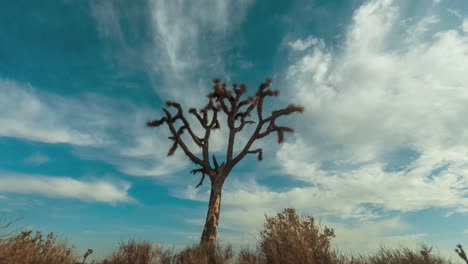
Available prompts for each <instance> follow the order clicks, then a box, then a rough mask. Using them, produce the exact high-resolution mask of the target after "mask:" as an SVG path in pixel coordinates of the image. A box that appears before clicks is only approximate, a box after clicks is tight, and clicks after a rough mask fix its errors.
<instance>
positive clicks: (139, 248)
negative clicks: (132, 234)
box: [101, 240, 174, 264]
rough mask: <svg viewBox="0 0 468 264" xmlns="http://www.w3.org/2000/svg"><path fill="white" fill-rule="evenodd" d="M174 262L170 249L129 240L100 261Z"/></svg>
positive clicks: (109, 263)
mask: <svg viewBox="0 0 468 264" xmlns="http://www.w3.org/2000/svg"><path fill="white" fill-rule="evenodd" d="M173 262H174V254H173V253H172V250H171V249H163V247H161V246H159V245H157V244H154V245H152V244H151V243H150V242H148V241H142V242H137V241H134V240H130V241H128V242H127V243H123V242H121V243H120V244H119V248H118V250H117V251H116V252H114V253H112V255H111V256H110V257H109V258H107V259H105V260H104V261H102V262H101V263H102V264H170V263H173Z"/></svg>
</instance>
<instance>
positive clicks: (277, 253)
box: [0, 209, 461, 264]
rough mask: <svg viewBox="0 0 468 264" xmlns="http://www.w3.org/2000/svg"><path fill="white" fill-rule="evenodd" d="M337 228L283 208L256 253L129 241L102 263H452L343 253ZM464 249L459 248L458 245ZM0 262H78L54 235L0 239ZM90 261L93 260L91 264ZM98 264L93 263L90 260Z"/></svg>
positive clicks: (402, 252)
mask: <svg viewBox="0 0 468 264" xmlns="http://www.w3.org/2000/svg"><path fill="white" fill-rule="evenodd" d="M334 237H335V234H334V232H333V229H331V228H328V227H326V226H322V225H320V224H317V223H315V221H314V218H312V217H299V216H298V215H297V214H296V211H295V210H294V209H285V210H283V211H282V212H280V213H278V214H277V215H275V216H273V217H268V216H267V217H266V221H265V224H264V227H263V229H262V230H261V232H260V236H259V240H258V244H257V246H256V248H255V249H254V250H251V249H248V248H242V249H241V250H240V252H239V254H237V256H234V254H233V250H232V247H231V246H229V245H228V246H224V247H222V246H220V245H213V246H209V245H193V246H191V247H187V248H185V249H184V250H182V251H180V252H174V250H173V249H165V248H163V247H162V246H160V245H158V244H151V243H150V242H147V241H143V242H137V241H134V240H130V241H128V242H125V243H120V244H119V248H118V249H117V250H116V251H115V252H114V253H112V254H111V255H110V256H109V257H107V258H106V259H104V260H102V261H100V262H99V264H224V263H226V264H231V263H232V264H234V263H238V264H280V263H281V264H451V263H452V262H450V261H448V260H445V259H443V258H441V257H440V256H437V255H435V254H434V253H432V252H431V248H429V247H427V246H425V245H422V246H421V247H420V248H419V249H417V250H411V249H408V248H402V249H388V248H384V247H381V248H380V250H379V251H377V252H376V253H374V254H371V255H367V256H364V255H357V256H356V255H352V254H348V255H342V254H340V253H339V252H338V251H332V250H331V240H332V239H333V238H334ZM459 249H460V251H461V246H459ZM0 263H1V264H76V263H82V262H79V261H78V258H77V257H76V254H75V251H74V248H73V247H68V246H67V244H66V243H65V242H63V241H56V237H55V236H54V235H53V234H49V235H47V236H46V237H43V235H42V234H41V233H40V232H37V233H35V235H33V233H32V232H31V231H27V232H22V233H20V234H19V235H16V236H10V237H8V238H4V239H0ZM88 263H89V262H88ZM92 263H95V262H92ZM96 264H97V263H96Z"/></svg>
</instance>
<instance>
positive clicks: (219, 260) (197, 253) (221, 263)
mask: <svg viewBox="0 0 468 264" xmlns="http://www.w3.org/2000/svg"><path fill="white" fill-rule="evenodd" d="M176 263H177V264H205V263H210V264H227V263H234V255H233V251H232V246H231V245H227V246H225V247H224V248H223V247H221V246H220V245H219V244H215V245H214V244H200V245H193V246H192V247H189V248H186V249H184V250H183V251H182V252H180V253H179V254H178V256H177V262H176Z"/></svg>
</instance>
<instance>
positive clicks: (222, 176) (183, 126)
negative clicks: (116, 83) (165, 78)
mask: <svg viewBox="0 0 468 264" xmlns="http://www.w3.org/2000/svg"><path fill="white" fill-rule="evenodd" d="M213 82H214V86H213V91H212V92H211V93H210V94H209V95H208V103H207V104H206V106H205V107H203V108H202V109H200V110H197V109H195V108H190V110H189V111H188V112H189V113H190V114H192V115H193V116H194V117H195V118H196V119H197V120H198V122H199V123H200V125H201V126H202V127H203V129H204V134H203V136H199V135H196V134H195V133H194V131H193V130H192V128H191V126H190V124H189V122H188V121H187V118H186V117H185V115H184V111H183V109H182V106H181V105H180V104H179V103H176V102H173V101H167V102H166V105H167V107H168V108H174V109H175V110H176V111H177V112H176V113H175V114H174V115H173V114H171V112H169V110H168V109H166V108H163V109H162V110H163V111H164V114H165V116H164V117H162V118H161V119H157V120H153V121H149V122H148V123H147V126H148V127H158V126H161V125H163V124H166V125H167V126H168V128H169V130H170V132H171V134H172V136H170V137H169V139H170V140H172V142H173V144H172V147H171V148H170V149H169V152H168V156H171V155H173V154H174V152H175V151H176V150H177V148H178V147H180V148H182V150H183V151H184V153H185V155H186V156H188V158H189V159H190V160H191V161H192V162H193V163H195V165H197V166H198V168H196V169H194V170H192V171H191V172H192V173H193V174H196V173H200V174H201V178H200V182H199V183H198V184H197V186H196V187H197V188H198V187H200V186H201V185H202V184H203V181H204V180H205V176H206V175H208V177H209V179H210V181H211V194H210V200H209V204H208V212H207V216H206V221H205V227H204V229H203V234H202V237H201V243H214V241H215V240H216V233H217V227H218V220H219V212H220V208H221V191H222V187H223V184H224V182H225V180H226V178H227V177H228V175H229V173H230V172H231V170H232V169H233V168H234V166H236V165H237V164H238V163H239V162H240V161H241V160H242V159H243V158H244V157H245V156H246V155H247V154H255V155H257V157H258V160H262V154H263V151H262V149H261V148H257V149H251V147H252V144H253V143H254V142H255V141H256V140H258V139H261V138H264V137H266V136H268V135H270V134H271V133H277V136H278V143H282V142H283V140H284V133H285V132H293V129H292V128H289V127H285V126H278V125H277V124H276V120H277V119H278V117H280V116H285V115H290V114H292V113H296V112H300V113H302V112H303V110H304V108H303V107H300V106H296V105H289V106H288V107H286V108H283V109H280V110H276V111H272V112H271V115H269V116H266V117H265V116H264V113H263V103H264V100H265V98H266V97H269V96H277V95H278V94H279V92H278V91H276V90H272V89H270V85H271V79H267V80H266V81H265V82H263V83H262V84H260V86H259V87H258V89H257V92H256V93H255V95H254V96H250V97H248V98H244V99H243V98H242V97H243V95H244V94H245V93H246V91H247V86H246V85H245V84H242V85H240V86H238V85H237V84H233V85H232V89H228V88H227V85H226V83H221V81H220V80H219V79H215V80H214V81H213ZM255 109H256V116H257V118H256V119H257V120H256V121H254V120H251V119H250V117H251V115H252V113H253V111H254V110H255ZM210 112H211V115H210V116H211V118H209V113H210ZM220 114H225V115H226V116H227V128H228V129H229V136H228V138H227V139H226V140H227V142H228V144H227V151H226V160H225V161H223V162H222V163H221V164H219V162H218V160H217V158H216V156H215V155H212V163H213V165H211V164H210V158H209V157H210V151H209V138H210V135H211V131H213V130H215V129H219V128H220V127H221V124H220V122H219V120H218V115H220ZM176 123H179V124H180V125H179V127H176ZM246 125H256V127H255V130H254V132H253V134H252V135H251V136H250V138H249V140H248V141H247V143H246V144H245V146H243V148H241V151H240V152H239V153H237V155H235V153H234V140H235V137H236V134H238V133H239V132H241V131H242V130H243V129H244V128H245V126H246ZM185 131H187V132H188V134H189V135H190V139H191V140H193V141H194V142H195V144H196V145H197V146H198V147H199V148H201V150H202V151H201V153H202V154H201V157H198V156H196V155H194V154H193V152H192V151H191V150H190V149H189V148H188V146H187V144H186V142H184V140H182V137H181V135H182V134H183V133H184V132H185Z"/></svg>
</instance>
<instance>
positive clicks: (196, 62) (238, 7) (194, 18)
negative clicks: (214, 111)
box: [148, 0, 252, 106]
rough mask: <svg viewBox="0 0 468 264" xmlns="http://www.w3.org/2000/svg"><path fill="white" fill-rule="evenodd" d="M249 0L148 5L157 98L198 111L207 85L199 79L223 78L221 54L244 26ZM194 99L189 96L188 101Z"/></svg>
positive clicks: (153, 2) (152, 64) (224, 73)
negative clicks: (186, 105)
mask: <svg viewBox="0 0 468 264" xmlns="http://www.w3.org/2000/svg"><path fill="white" fill-rule="evenodd" d="M251 2H252V1H250V0H242V1H231V0H222V1H213V0H202V1H197V2H193V1H185V0H184V1H170V2H168V1H162V0H153V1H151V5H150V7H151V13H152V28H153V36H154V43H155V45H154V47H153V48H152V50H149V51H148V52H149V54H152V57H153V58H155V59H154V60H152V62H151V63H150V67H151V70H150V73H151V74H154V73H156V76H157V78H162V80H160V81H157V82H156V88H157V89H155V91H156V92H157V93H158V95H160V97H161V98H170V99H173V100H179V101H180V102H182V103H189V104H190V105H194V106H199V104H200V103H199V102H198V100H197V99H196V98H198V96H197V95H199V94H200V92H202V94H204V93H205V91H207V88H208V87H209V85H210V83H209V82H207V81H206V80H205V81H203V79H200V76H212V77H220V76H221V75H227V73H226V71H225V70H224V69H225V65H226V63H225V62H224V61H223V59H222V57H223V56H222V53H223V52H224V51H226V50H227V49H229V48H230V45H231V44H230V43H229V40H230V37H231V36H232V35H233V34H234V33H235V32H236V30H237V27H238V26H239V24H240V23H241V22H242V21H243V19H244V16H245V14H246V11H247V8H248V7H249V5H250V4H251ZM192 95H193V96H192Z"/></svg>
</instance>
